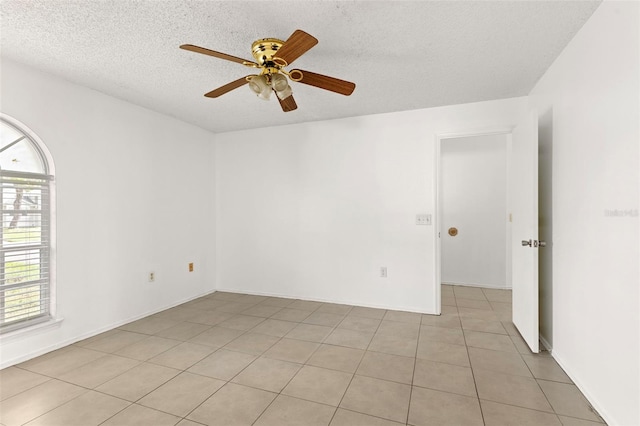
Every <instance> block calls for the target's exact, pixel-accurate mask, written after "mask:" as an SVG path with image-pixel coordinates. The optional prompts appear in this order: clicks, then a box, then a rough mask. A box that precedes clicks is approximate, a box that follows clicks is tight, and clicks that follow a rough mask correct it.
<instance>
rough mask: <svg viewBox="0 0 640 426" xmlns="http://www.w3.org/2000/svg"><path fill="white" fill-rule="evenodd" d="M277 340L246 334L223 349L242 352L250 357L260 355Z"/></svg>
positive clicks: (272, 337) (270, 337)
mask: <svg viewBox="0 0 640 426" xmlns="http://www.w3.org/2000/svg"><path fill="white" fill-rule="evenodd" d="M278 340H280V338H279V337H274V336H268V335H266V334H258V333H253V332H248V333H246V334H243V335H242V336H240V337H238V338H237V339H235V340H232V341H231V342H229V343H227V344H226V345H225V346H224V347H225V349H230V350H233V351H236V352H244V353H247V354H251V355H262V354H263V353H264V352H265V351H266V350H267V349H269V348H270V347H271V346H273V345H274V344H275V343H276V342H277V341H278Z"/></svg>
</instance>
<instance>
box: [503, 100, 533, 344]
mask: <svg viewBox="0 0 640 426" xmlns="http://www.w3.org/2000/svg"><path fill="white" fill-rule="evenodd" d="M510 170H511V172H510V190H511V211H512V224H511V231H512V232H511V235H512V251H511V254H512V286H513V323H514V325H515V326H516V328H517V329H518V331H519V332H520V334H521V335H522V337H523V338H524V340H525V341H526V342H527V344H528V345H529V347H530V348H531V350H532V351H533V352H535V353H537V352H539V347H538V339H539V331H538V327H539V325H538V250H539V248H538V247H539V244H538V115H537V114H536V113H534V112H531V113H530V114H529V115H528V116H527V117H523V119H522V120H521V121H520V123H519V124H518V126H516V128H515V129H514V130H513V142H512V152H511V169H510Z"/></svg>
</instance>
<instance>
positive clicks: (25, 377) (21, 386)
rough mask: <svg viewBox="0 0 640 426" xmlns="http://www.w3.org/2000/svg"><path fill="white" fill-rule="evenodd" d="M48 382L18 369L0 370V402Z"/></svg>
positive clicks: (48, 378) (46, 378) (41, 376)
mask: <svg viewBox="0 0 640 426" xmlns="http://www.w3.org/2000/svg"><path fill="white" fill-rule="evenodd" d="M48 380H51V378H50V377H47V376H43V375H40V374H37V373H33V372H31V371H28V370H23V369H21V368H18V367H9V368H5V369H4V370H0V401H4V400H5V399H7V398H11V397H12V396H14V395H17V394H19V393H20V392H24V391H26V390H28V389H31V388H33V387H36V386H38V385H40V384H42V383H44V382H46V381H48Z"/></svg>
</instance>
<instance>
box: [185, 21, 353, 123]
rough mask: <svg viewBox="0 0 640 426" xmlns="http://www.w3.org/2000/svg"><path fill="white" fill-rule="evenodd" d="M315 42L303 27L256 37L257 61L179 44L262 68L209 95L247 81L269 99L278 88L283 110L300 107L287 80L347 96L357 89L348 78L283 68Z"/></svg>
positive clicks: (223, 92)
mask: <svg viewBox="0 0 640 426" xmlns="http://www.w3.org/2000/svg"><path fill="white" fill-rule="evenodd" d="M316 44H318V40H317V39H316V38H315V37H313V36H312V35H310V34H307V33H305V32H304V31H302V30H296V31H294V33H293V34H291V36H290V37H289V38H288V39H287V40H286V41H282V40H279V39H276V38H263V39H260V40H256V41H254V42H253V44H252V45H251V53H252V55H253V58H254V59H255V62H253V61H247V60H244V59H242V58H238V57H236V56H231V55H227V54H226V53H221V52H216V51H214V50H210V49H206V48H204V47H199V46H194V45H192V44H183V45H182V46H180V48H181V49H184V50H190V51H192V52H196V53H202V54H204V55H209V56H213V57H216V58H220V59H225V60H227V61H232V62H237V63H240V64H242V65H245V66H247V67H251V68H257V69H260V74H258V75H248V76H246V77H242V78H239V79H238V80H235V81H232V82H231V83H227V84H225V85H224V86H221V87H219V88H217V89H214V90H212V91H211V92H208V93H206V94H205V96H206V97H208V98H217V97H219V96H222V95H224V94H225V93H228V92H230V91H232V90H234V89H237V88H238V87H240V86H243V85H245V84H248V85H249V89H251V91H252V92H253V93H255V94H256V95H257V96H258V97H259V98H260V99H264V100H269V99H270V98H271V92H272V91H273V92H275V93H276V96H277V98H278V101H279V103H280V107H281V108H282V110H283V111H284V112H289V111H293V110H295V109H297V108H298V106H297V105H296V102H295V100H294V99H293V90H292V89H291V86H290V85H289V81H288V80H291V81H295V82H299V83H303V84H307V85H309V86H314V87H318V88H320V89H324V90H328V91H330V92H334V93H339V94H341V95H345V96H349V95H351V93H353V91H354V90H355V87H356V85H355V84H354V83H351V82H348V81H345V80H340V79H338V78H334V77H328V76H326V75H322V74H316V73H313V72H310V71H302V70H298V69H294V70H291V71H286V70H285V69H284V68H285V67H287V66H289V65H290V64H291V63H292V62H293V61H295V60H296V59H298V58H299V57H300V56H302V55H303V54H304V53H305V52H307V51H308V50H309V49H311V48H312V47H313V46H315V45H316ZM287 77H288V79H287Z"/></svg>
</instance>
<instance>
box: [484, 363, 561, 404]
mask: <svg viewBox="0 0 640 426" xmlns="http://www.w3.org/2000/svg"><path fill="white" fill-rule="evenodd" d="M473 375H474V377H475V379H476V387H477V389H478V395H479V396H480V399H486V400H488V401H493V402H500V403H503V404H508V405H516V406H518V407H523V408H531V409H532V410H539V411H546V412H550V413H552V412H553V410H552V409H551V406H550V405H549V403H548V402H547V398H545V396H544V394H543V393H542V390H540V386H538V383H537V382H536V381H535V379H533V378H531V377H523V376H514V375H511V374H502V373H498V372H496V371H489V370H483V369H480V368H474V370H473Z"/></svg>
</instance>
